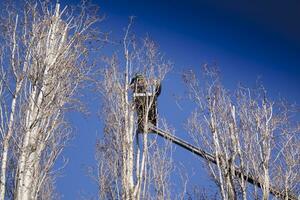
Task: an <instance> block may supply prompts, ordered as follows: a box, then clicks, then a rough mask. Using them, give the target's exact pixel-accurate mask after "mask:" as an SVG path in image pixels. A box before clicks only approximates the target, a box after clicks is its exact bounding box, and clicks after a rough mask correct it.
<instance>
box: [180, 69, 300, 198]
mask: <svg viewBox="0 0 300 200" xmlns="http://www.w3.org/2000/svg"><path fill="white" fill-rule="evenodd" d="M204 74H205V76H204V79H205V80H206V81H202V82H200V81H199V79H197V78H196V75H195V74H194V73H193V72H189V73H187V74H185V75H184V80H185V83H186V84H187V86H188V88H189V94H190V97H191V99H192V100H193V102H194V103H195V105H196V110H195V111H194V112H193V114H192V115H191V117H190V119H189V120H188V126H187V127H188V129H189V132H190V134H191V136H192V137H193V138H194V141H195V142H196V143H197V144H198V146H199V147H201V148H202V149H204V150H206V151H207V152H209V153H211V154H213V155H214V156H215V158H216V163H217V164H216V165H213V164H211V163H208V166H209V167H208V169H209V173H210V174H211V176H212V178H213V179H214V180H215V182H216V184H217V186H218V188H219V191H220V195H221V197H222V199H238V198H241V199H248V198H250V199H269V198H271V195H270V194H272V197H277V198H279V199H296V198H299V195H300V193H299V192H300V191H299V190H300V185H299V183H300V170H299V169H300V138H299V125H298V123H297V121H296V120H295V113H296V112H295V111H296V109H295V108H294V106H292V105H288V104H287V103H285V102H284V101H277V102H276V101H273V100H271V99H270V98H268V95H267V92H266V90H265V88H264V87H262V86H261V85H260V86H259V87H258V88H256V89H253V90H252V89H249V88H244V87H242V86H239V87H238V89H237V90H236V91H235V92H234V93H230V92H229V91H227V90H226V89H225V88H224V86H223V85H222V84H221V80H220V76H219V72H218V71H217V70H216V69H215V68H210V67H207V66H206V67H205V73H204ZM202 85H204V86H203V87H202ZM237 169H238V170H240V172H242V173H243V174H248V175H251V177H255V180H257V181H258V182H259V183H260V187H257V185H255V183H254V185H255V186H252V185H250V184H248V183H247V180H245V177H238V176H236V172H235V170H237Z"/></svg>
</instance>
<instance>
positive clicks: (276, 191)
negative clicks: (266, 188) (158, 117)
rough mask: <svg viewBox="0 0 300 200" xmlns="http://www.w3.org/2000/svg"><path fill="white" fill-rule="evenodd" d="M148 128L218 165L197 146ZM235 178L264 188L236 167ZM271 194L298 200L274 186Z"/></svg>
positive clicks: (255, 179) (154, 128)
mask: <svg viewBox="0 0 300 200" xmlns="http://www.w3.org/2000/svg"><path fill="white" fill-rule="evenodd" d="M148 127H149V130H150V132H153V133H155V134H157V135H159V136H161V137H163V138H165V139H167V140H169V141H171V142H172V143H174V144H177V145H178V146H180V147H182V148H184V149H186V150H188V151H190V152H192V153H194V154H196V155H198V156H200V157H202V158H204V159H205V160H207V161H209V162H211V163H214V164H217V161H216V158H215V156H213V155H212V154H210V153H207V152H206V151H204V150H202V149H200V148H198V147H195V146H193V145H191V144H189V143H188V142H186V141H184V140H182V139H180V138H178V137H176V136H174V135H172V134H170V133H168V132H166V131H164V130H161V129H159V128H157V127H156V126H153V125H151V124H149V125H148ZM234 176H236V177H238V178H243V179H244V180H246V181H247V182H248V183H250V184H252V185H254V186H257V187H259V188H263V184H262V183H261V182H260V181H259V180H258V179H257V178H255V177H253V176H252V175H250V174H245V173H244V172H243V171H242V170H241V169H239V168H237V167H234ZM270 193H271V194H272V195H274V196H276V197H279V198H281V199H289V200H297V197H295V196H294V195H292V194H288V197H286V194H285V193H284V192H280V190H279V189H277V188H275V187H274V186H270Z"/></svg>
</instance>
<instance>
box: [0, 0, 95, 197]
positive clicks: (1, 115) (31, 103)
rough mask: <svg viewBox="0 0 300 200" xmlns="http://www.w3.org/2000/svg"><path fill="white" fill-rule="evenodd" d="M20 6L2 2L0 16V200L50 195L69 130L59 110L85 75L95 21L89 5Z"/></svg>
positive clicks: (71, 99)
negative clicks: (89, 43)
mask: <svg viewBox="0 0 300 200" xmlns="http://www.w3.org/2000/svg"><path fill="white" fill-rule="evenodd" d="M20 5H22V6H21V7H20V6H18V8H17V9H15V8H14V6H13V5H12V4H7V6H6V7H5V6H4V5H3V9H2V11H1V19H0V29H1V31H0V44H1V49H0V70H1V72H0V103H1V105H0V132H1V143H0V144H1V173H0V180H1V182H0V199H6V198H13V199H22V200H26V199H49V198H51V197H53V196H52V195H53V191H52V189H53V185H51V184H52V183H53V181H54V178H55V177H54V174H53V173H52V171H51V169H52V167H53V165H54V163H55V160H56V159H57V157H58V155H59V154H60V153H61V151H62V149H63V147H64V146H65V143H66V142H67V141H68V138H69V134H70V131H71V130H70V128H69V126H68V125H67V123H66V122H65V120H64V113H65V111H66V109H67V108H68V107H70V106H72V104H74V100H75V99H74V95H75V94H76V91H77V90H78V89H79V87H80V86H81V85H82V84H83V83H84V81H85V75H86V74H87V73H89V70H90V67H89V61H88V56H89V54H88V52H89V49H88V46H87V42H88V41H92V40H94V39H95V32H94V31H93V30H92V26H93V24H94V23H95V22H97V21H98V18H97V17H96V15H95V14H96V10H95V12H93V11H92V10H91V9H90V8H89V5H87V4H83V5H81V6H80V7H79V8H76V9H75V8H74V9H73V8H70V7H69V8H68V7H64V8H61V6H60V4H59V3H56V4H52V3H51V2H47V1H22V3H21V4H20ZM86 9H89V13H88V14H87V13H86Z"/></svg>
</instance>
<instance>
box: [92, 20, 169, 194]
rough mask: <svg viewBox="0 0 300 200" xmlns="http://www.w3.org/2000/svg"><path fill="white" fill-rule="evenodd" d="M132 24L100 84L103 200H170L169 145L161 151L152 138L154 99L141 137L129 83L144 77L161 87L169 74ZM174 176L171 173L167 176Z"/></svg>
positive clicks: (99, 151)
mask: <svg viewBox="0 0 300 200" xmlns="http://www.w3.org/2000/svg"><path fill="white" fill-rule="evenodd" d="M131 25H132V21H130V23H129V26H128V27H127V29H126V30H125V36H124V39H123V41H122V48H123V51H122V54H121V55H119V54H115V55H114V56H113V57H112V58H109V59H106V63H107V67H106V68H105V69H104V71H103V78H102V81H101V83H100V84H99V88H100V92H101V94H102V97H103V98H102V99H103V104H102V105H103V110H102V112H101V116H102V117H103V120H104V137H103V139H101V140H100V141H99V143H98V145H97V159H98V163H99V166H98V181H99V196H100V198H101V199H170V198H171V197H170V191H169V187H168V186H169V184H170V183H169V180H168V176H169V174H170V172H171V170H172V165H171V160H170V157H169V156H168V155H169V153H170V150H169V148H170V147H169V146H168V145H167V147H166V146H164V148H162V149H160V148H159V147H160V146H161V145H158V143H157V141H156V138H154V137H151V138H149V134H148V124H147V122H148V119H147V118H148V114H147V113H149V110H150V107H151V104H153V101H154V97H152V98H149V99H148V103H147V106H145V110H146V111H145V117H146V119H145V121H144V122H143V123H144V124H143V130H140V131H141V132H142V133H138V130H137V129H138V124H137V121H138V120H137V117H138V116H137V114H136V112H135V103H134V102H135V101H134V98H133V95H132V88H131V86H130V80H131V79H132V78H134V76H135V75H136V74H137V73H139V74H143V76H144V78H145V84H146V85H151V84H155V83H160V82H161V81H162V80H163V79H164V77H165V75H166V73H167V72H168V71H169V70H170V66H171V65H170V63H168V62H166V61H165V60H164V58H163V56H162V55H161V54H160V53H159V51H158V50H157V47H156V45H155V44H154V42H153V41H151V40H150V39H149V38H146V39H144V40H142V42H141V43H140V42H138V41H137V40H136V39H134V38H133V37H132V33H131V27H130V26H131ZM168 172H169V173H168Z"/></svg>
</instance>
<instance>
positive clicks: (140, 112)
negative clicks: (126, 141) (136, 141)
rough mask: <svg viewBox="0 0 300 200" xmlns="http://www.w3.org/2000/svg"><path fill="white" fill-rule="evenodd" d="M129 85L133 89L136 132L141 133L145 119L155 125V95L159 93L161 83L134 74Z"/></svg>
mask: <svg viewBox="0 0 300 200" xmlns="http://www.w3.org/2000/svg"><path fill="white" fill-rule="evenodd" d="M130 87H131V88H132V90H133V98H134V103H135V109H136V112H137V118H138V122H137V123H138V130H137V132H138V133H143V132H145V131H147V130H144V125H145V123H146V119H147V118H148V121H147V123H148V124H149V123H151V125H153V126H156V125H157V97H158V96H159V95H160V93H161V84H160V82H159V81H157V80H153V81H152V83H151V82H150V81H147V80H146V78H145V77H144V76H143V75H141V74H136V75H135V77H134V78H132V80H131V83H130Z"/></svg>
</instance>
